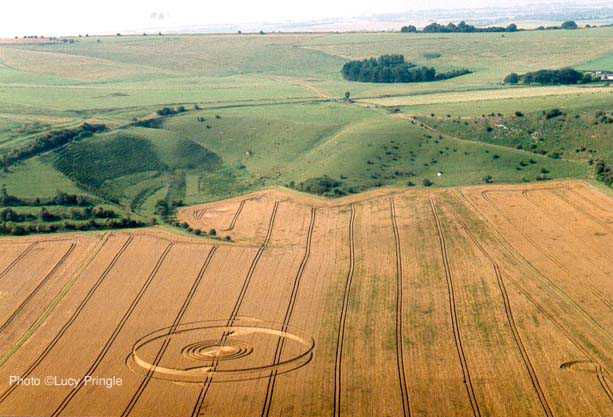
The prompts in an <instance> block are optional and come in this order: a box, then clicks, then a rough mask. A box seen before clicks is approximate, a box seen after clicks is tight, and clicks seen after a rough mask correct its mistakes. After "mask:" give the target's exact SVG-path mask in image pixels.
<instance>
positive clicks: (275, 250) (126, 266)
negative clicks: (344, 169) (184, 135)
mask: <svg viewBox="0 0 613 417" xmlns="http://www.w3.org/2000/svg"><path fill="white" fill-rule="evenodd" d="M179 216H180V218H181V219H182V221H186V222H188V223H190V224H192V225H193V227H197V228H201V229H203V230H209V229H211V228H215V229H216V230H217V231H218V232H219V234H220V235H221V236H224V235H226V234H227V235H231V236H232V239H233V242H232V243H228V242H224V241H222V240H219V241H216V240H208V239H199V238H198V239H197V238H189V237H185V236H179V235H173V234H172V233H168V232H165V231H162V230H161V229H149V230H141V231H137V232H117V233H110V234H106V235H97V234H90V235H61V236H54V237H49V236H46V237H44V238H38V237H28V238H15V239H2V240H0V249H1V251H0V301H1V302H0V333H1V334H2V339H1V342H0V415H7V416H8V415H11V416H43V415H52V416H76V415H90V416H102V415H104V416H137V417H140V416H160V415H164V416H169V417H172V416H216V417H217V416H228V417H230V416H232V417H235V416H238V417H240V416H245V417H251V416H260V417H270V416H279V417H281V416H283V417H285V416H296V417H298V416H331V415H334V416H346V417H355V416H371V415H387V416H402V417H408V416H486V415H491V416H509V417H511V416H545V417H554V416H558V417H561V416H577V417H583V416H594V417H595V416H603V417H604V416H610V415H613V398H612V394H611V386H612V382H611V381H612V378H613V375H612V374H611V372H612V371H613V330H611V329H613V301H612V300H613V281H612V280H611V279H612V276H611V275H612V273H613V263H612V261H611V259H610V252H611V250H610V248H611V247H613V199H612V198H611V197H609V196H607V195H605V194H602V193H600V192H598V191H596V190H595V189H594V188H593V187H591V186H589V185H587V184H584V183H580V182H572V183H550V184H547V185H546V186H543V185H542V184H539V185H531V186H526V185H521V186H519V185H518V186H487V187H486V186H483V187H470V188H464V189H449V190H432V191H416V190H411V191H400V190H379V191H377V192H374V193H370V194H365V195H359V196H352V197H350V198H345V199H340V200H334V201H328V200H323V199H318V198H312V197H309V196H305V195H300V194H296V193H292V192H289V191H283V190H268V191H264V192H260V193H254V194H250V195H247V196H241V197H237V198H235V199H232V200H228V201H222V202H217V203H212V204H209V205H203V206H196V207H190V208H186V209H184V210H183V211H182V212H181V213H180V214H179ZM12 375H21V376H22V377H24V378H27V377H40V378H44V377H46V376H57V377H60V378H81V381H80V382H79V383H76V384H74V385H72V386H69V385H63V386H47V385H45V384H44V383H43V384H42V385H40V386H25V385H9V377H10V376H12ZM85 376H93V377H115V378H120V379H121V380H122V384H121V386H114V387H112V388H110V389H109V388H105V387H104V386H100V385H91V384H89V383H85V382H84V381H85V380H84V379H83V377H85Z"/></svg>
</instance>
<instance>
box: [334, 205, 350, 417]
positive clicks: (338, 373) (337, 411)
mask: <svg viewBox="0 0 613 417" xmlns="http://www.w3.org/2000/svg"><path fill="white" fill-rule="evenodd" d="M354 227H355V207H354V205H353V204H352V205H351V217H350V220H349V271H348V272H347V280H346V282H345V291H344V294H343V306H342V309H341V316H340V319H339V328H338V335H337V342H336V358H335V360H334V404H333V410H332V413H333V416H334V417H339V416H340V415H341V394H342V390H341V383H342V376H343V375H342V362H343V344H344V342H345V323H346V321H347V310H348V307H349V295H350V292H351V282H352V280H353V273H354V270H355V239H354V238H355V236H354Z"/></svg>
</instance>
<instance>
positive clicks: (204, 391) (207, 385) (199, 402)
mask: <svg viewBox="0 0 613 417" xmlns="http://www.w3.org/2000/svg"><path fill="white" fill-rule="evenodd" d="M278 209H279V201H275V204H274V206H273V209H272V213H271V215H270V219H269V221H268V231H267V233H266V238H265V239H264V242H262V245H261V246H260V248H259V249H258V251H257V253H256V254H255V256H254V257H253V260H252V261H251V265H249V270H248V271H247V275H245V280H244V281H243V285H242V287H241V290H240V293H239V295H238V297H237V299H236V302H235V303H234V308H233V309H232V312H231V313H230V318H229V319H228V321H227V324H226V326H228V327H229V326H232V324H233V323H234V321H235V320H236V317H237V316H238V312H239V310H240V307H241V305H242V303H243V300H244V299H245V295H246V293H247V290H248V289H249V284H250V283H251V278H252V277H253V274H254V273H255V269H256V268H257V266H258V264H259V262H260V259H261V258H262V255H263V254H264V251H265V250H266V248H267V247H268V244H269V242H270V238H271V237H272V231H273V228H274V225H275V219H276V217H277V211H278ZM226 340H227V335H226V334H224V335H223V336H222V338H221V341H220V345H223V344H224V343H225V341H226ZM217 366H218V363H217V361H213V364H212V365H211V368H212V369H213V370H214V369H216V368H217ZM212 384H213V379H212V378H211V377H210V376H207V377H206V379H205V380H204V382H203V385H202V388H201V389H200V392H199V394H198V398H197V399H196V403H195V404H194V408H193V409H192V414H191V416H192V417H197V416H199V415H200V412H201V410H202V407H203V406H204V402H205V401H206V398H207V395H208V393H209V390H210V389H211V385H212Z"/></svg>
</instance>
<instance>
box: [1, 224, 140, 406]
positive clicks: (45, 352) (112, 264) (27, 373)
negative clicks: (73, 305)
mask: <svg viewBox="0 0 613 417" xmlns="http://www.w3.org/2000/svg"><path fill="white" fill-rule="evenodd" d="M133 240H134V236H133V235H129V237H128V239H126V241H125V242H124V244H123V245H122V247H121V248H120V249H119V251H117V253H116V254H115V256H114V257H113V259H112V260H111V262H110V263H109V265H108V266H107V267H106V269H105V270H104V272H102V274H100V276H99V277H98V280H97V281H96V282H95V283H94V285H93V286H92V287H91V288H90V290H89V291H88V293H87V294H86V295H85V298H84V299H83V300H82V301H81V303H80V304H79V306H78V307H77V309H76V310H75V312H74V313H73V314H72V316H70V318H69V319H68V321H67V322H66V323H64V326H62V328H61V329H60V331H59V332H58V333H57V334H56V335H55V337H54V338H53V339H52V340H51V342H49V344H48V345H47V346H46V348H45V350H43V352H42V353H41V354H40V355H39V356H38V358H36V360H34V362H33V363H32V364H31V365H30V366H29V367H28V369H27V370H26V371H25V372H24V373H23V374H22V375H21V377H22V378H27V377H28V376H30V375H31V374H32V372H34V370H35V369H36V368H37V367H38V365H40V363H41V362H42V361H43V360H44V359H45V358H46V357H47V355H49V353H50V352H51V351H52V350H53V348H54V347H55V345H57V343H58V342H59V341H60V339H61V338H62V337H63V336H64V334H65V333H66V332H67V331H68V329H69V328H70V327H71V326H72V324H73V323H74V322H75V321H76V320H77V318H78V316H79V314H81V311H83V309H85V307H86V306H87V304H88V303H89V301H90V300H91V299H92V297H93V296H94V294H95V292H96V290H97V289H98V288H99V287H100V285H102V282H103V281H104V280H105V279H106V277H107V276H108V275H109V273H110V272H111V270H112V269H113V268H114V267H115V265H116V264H117V262H118V261H119V258H121V256H122V255H123V254H124V253H125V251H126V250H127V249H128V247H129V246H130V245H131V244H132V241H133ZM19 386H20V385H18V384H15V385H11V386H10V387H9V388H8V389H7V390H6V391H4V392H3V393H2V395H0V404H2V403H3V402H4V401H5V400H6V399H7V398H8V397H9V395H11V394H12V393H13V392H14V391H15V389H17V387H19Z"/></svg>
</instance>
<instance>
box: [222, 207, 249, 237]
mask: <svg viewBox="0 0 613 417" xmlns="http://www.w3.org/2000/svg"><path fill="white" fill-rule="evenodd" d="M246 202H247V200H241V202H240V204H239V205H238V209H236V213H234V217H232V221H230V225H229V226H228V228H227V229H226V231H230V230H234V227H235V226H236V222H237V221H238V218H239V216H240V215H241V213H242V212H243V209H244V208H245V203H246Z"/></svg>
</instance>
